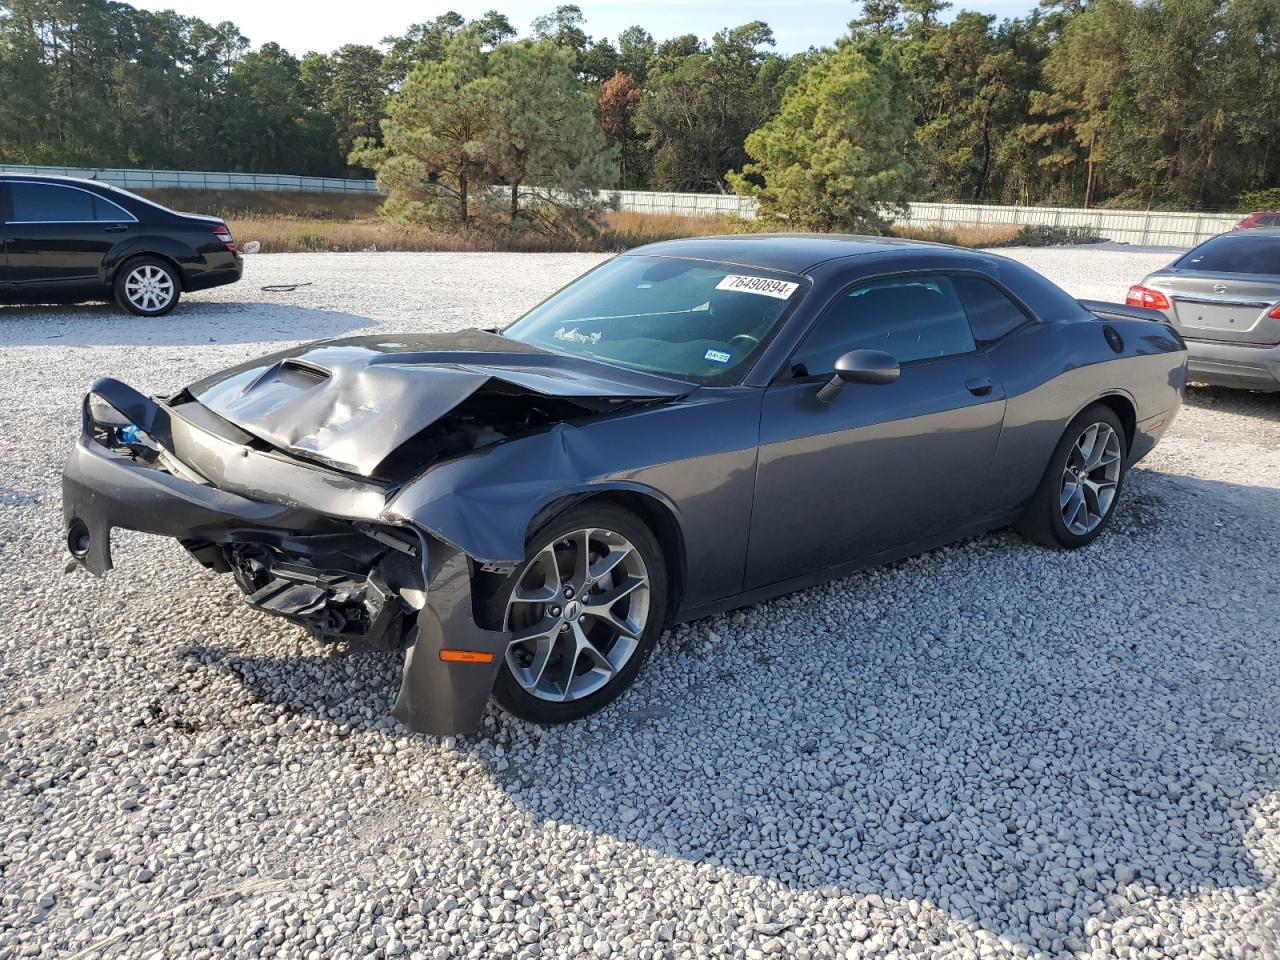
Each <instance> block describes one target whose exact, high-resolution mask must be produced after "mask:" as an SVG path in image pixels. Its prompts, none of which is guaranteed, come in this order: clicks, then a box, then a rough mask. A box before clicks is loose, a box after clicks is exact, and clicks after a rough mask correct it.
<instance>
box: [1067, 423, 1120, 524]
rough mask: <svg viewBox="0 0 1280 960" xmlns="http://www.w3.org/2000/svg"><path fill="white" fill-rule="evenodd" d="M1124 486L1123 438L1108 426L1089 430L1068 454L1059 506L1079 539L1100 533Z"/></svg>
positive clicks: (1100, 425)
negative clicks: (1122, 472) (1095, 531)
mask: <svg viewBox="0 0 1280 960" xmlns="http://www.w3.org/2000/svg"><path fill="white" fill-rule="evenodd" d="M1119 483H1120V437H1119V435H1118V434H1117V433H1116V431H1115V430H1113V429H1112V428H1111V426H1110V425H1109V424H1106V423H1094V424H1090V425H1089V426H1087V427H1085V429H1084V431H1083V432H1082V433H1081V434H1080V436H1079V438H1078V439H1077V440H1076V442H1075V443H1074V444H1073V445H1072V447H1071V452H1070V453H1069V454H1068V455H1067V464H1066V467H1065V468H1064V469H1063V471H1062V495H1061V498H1060V500H1059V506H1060V507H1061V509H1062V522H1063V523H1065V524H1066V526H1067V529H1068V530H1070V531H1071V532H1072V533H1074V534H1076V535H1077V536H1083V535H1084V534H1087V533H1092V532H1093V531H1094V530H1096V529H1097V528H1098V526H1099V524H1101V523H1102V521H1103V520H1105V519H1106V517H1107V514H1108V513H1110V512H1111V507H1112V505H1113V504H1114V503H1115V499H1116V490H1117V488H1118V486H1119Z"/></svg>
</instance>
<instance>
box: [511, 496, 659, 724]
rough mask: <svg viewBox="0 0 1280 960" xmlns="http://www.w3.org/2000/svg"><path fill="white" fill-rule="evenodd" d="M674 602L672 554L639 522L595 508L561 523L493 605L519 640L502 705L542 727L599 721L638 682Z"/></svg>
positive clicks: (548, 528) (546, 529) (546, 531)
mask: <svg viewBox="0 0 1280 960" xmlns="http://www.w3.org/2000/svg"><path fill="white" fill-rule="evenodd" d="M666 603H667V575H666V565H665V562H664V560H663V556H662V548H661V547H660V546H659V544H658V541H657V539H656V538H655V537H654V535H653V533H652V532H651V531H650V530H649V528H648V527H646V526H645V525H644V524H643V523H641V522H640V520H638V519H637V518H636V517H635V516H633V515H632V514H630V513H628V512H627V511H625V510H622V509H619V508H617V507H612V506H607V505H601V506H592V505H590V504H587V505H584V506H581V507H576V508H574V509H571V510H568V511H566V512H565V513H562V514H560V515H559V516H557V517H554V518H553V519H552V520H550V521H549V522H548V523H546V524H545V525H544V526H543V527H542V528H541V529H540V530H538V531H537V532H536V533H535V534H534V535H533V536H532V537H531V538H530V539H529V544H528V549H527V552H526V559H525V561H524V563H523V564H521V565H520V566H519V567H518V568H517V569H516V570H515V572H513V573H512V574H510V575H508V576H507V577H506V578H505V579H504V580H503V581H502V583H501V584H500V585H499V586H498V588H497V590H496V591H495V592H494V594H493V597H492V600H491V601H490V604H489V617H490V622H492V623H494V624H499V625H501V626H502V628H504V629H507V630H510V631H511V632H512V633H513V634H514V639H513V640H512V642H511V644H510V646H509V647H508V649H507V656H506V661H505V663H504V664H503V667H502V670H501V673H500V674H499V676H498V681H497V684H496V685H495V687H494V696H495V697H497V699H498V702H499V703H500V704H502V706H503V707H505V708H506V709H507V710H508V711H509V712H510V713H513V714H515V715H516V716H517V717H520V718H521V719H523V720H529V721H532V722H534V723H543V724H551V723H566V722H568V721H570V720H577V719H578V718H579V717H584V716H586V715H587V714H589V713H594V712H595V711H597V710H599V709H601V708H602V707H604V706H605V705H606V704H608V703H610V702H611V701H612V700H614V699H615V698H616V697H617V696H618V695H619V694H621V693H622V692H623V691H624V690H626V688H627V687H629V686H630V685H631V683H632V682H633V681H634V680H635V678H636V674H637V673H639V671H640V667H641V666H642V665H643V663H644V661H645V660H646V659H647V658H648V656H649V653H650V652H651V651H652V650H653V646H654V644H655V643H657V640H658V636H659V635H660V634H661V633H662V629H663V626H664V624H663V620H664V614H665V611H666Z"/></svg>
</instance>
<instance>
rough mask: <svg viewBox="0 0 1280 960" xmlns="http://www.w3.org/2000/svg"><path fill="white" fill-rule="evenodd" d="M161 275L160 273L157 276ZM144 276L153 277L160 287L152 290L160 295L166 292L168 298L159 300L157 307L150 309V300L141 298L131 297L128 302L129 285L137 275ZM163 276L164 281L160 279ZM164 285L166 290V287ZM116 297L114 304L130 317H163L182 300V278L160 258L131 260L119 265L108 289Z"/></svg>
mask: <svg viewBox="0 0 1280 960" xmlns="http://www.w3.org/2000/svg"><path fill="white" fill-rule="evenodd" d="M156 271H160V273H156ZM139 273H142V274H147V275H148V277H149V278H150V277H155V278H156V283H158V284H159V286H158V287H157V288H155V289H157V290H159V291H167V292H168V294H169V296H168V299H167V300H165V299H163V297H161V299H160V302H159V305H158V306H149V305H148V304H149V302H150V301H151V299H152V298H151V297H146V298H142V297H139V296H138V295H137V293H136V292H135V293H134V296H133V297H132V298H131V296H130V293H131V286H130V285H131V282H132V281H133V279H134V278H135V275H136V274H139ZM161 275H163V277H164V278H166V279H160V277H161ZM166 282H167V286H166V285H165V284H166ZM111 289H112V291H113V292H114V294H115V299H116V303H117V304H118V305H119V306H120V308H121V309H123V310H128V311H129V312H130V313H132V314H136V315H137V316H139V317H163V316H164V315H165V314H166V313H168V312H169V311H170V310H172V309H173V308H174V307H176V306H177V305H178V299H179V298H180V297H181V296H182V278H181V277H180V276H179V275H178V271H177V270H175V269H174V267H173V264H171V263H169V261H167V260H162V259H160V258H159V257H134V258H133V259H132V260H127V261H125V262H124V263H122V264H121V265H120V269H118V270H117V271H116V279H115V282H114V283H113V284H112V286H111Z"/></svg>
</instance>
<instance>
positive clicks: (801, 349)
mask: <svg viewBox="0 0 1280 960" xmlns="http://www.w3.org/2000/svg"><path fill="white" fill-rule="evenodd" d="M1185 377H1186V349H1185V346H1184V344H1183V342H1182V340H1181V338H1180V337H1179V336H1178V334H1177V332H1176V331H1175V330H1174V329H1173V328H1172V327H1170V326H1169V325H1168V324H1167V323H1165V322H1163V317H1162V316H1161V315H1160V314H1159V313H1156V312H1154V311H1151V310H1147V309H1144V308H1143V307H1141V306H1132V305H1128V306H1126V305H1122V304H1106V303H1096V302H1091V301H1084V302H1082V301H1077V300H1075V299H1073V298H1071V297H1070V296H1068V295H1067V294H1066V293H1064V292H1063V291H1062V290H1061V289H1059V288H1058V287H1056V286H1054V285H1053V284H1052V283H1050V282H1049V281H1047V280H1046V279H1044V278H1043V277H1041V276H1040V275H1039V274H1037V273H1035V272H1034V271H1032V270H1030V269H1028V268H1027V267H1025V266H1022V265H1021V264H1019V263H1016V262H1014V261H1012V260H1007V259H1004V258H1003V257H998V256H994V255H992V254H989V253H983V252H975V251H968V250H960V249H955V248H951V247H946V246H940V245H934V244H923V243H913V242H908V241H899V240H886V239H876V238H865V237H841V236H802V235H783V236H763V235H754V236H739V237H718V238H706V239H692V240H679V241H673V242H668V243H659V244H653V245H650V246H646V247H641V248H639V249H636V250H633V251H631V252H629V253H625V254H623V255H621V256H618V257H615V258H614V259H612V260H609V261H608V262H606V263H604V264H602V265H600V266H598V267H596V268H595V269H594V270H592V271H590V272H589V273H587V274H585V275H584V276H582V277H580V278H579V279H577V280H575V281H574V282H573V283H571V284H569V285H568V286H567V287H565V288H563V289H562V290H560V291H559V292H558V293H555V294H554V295H552V296H551V297H549V298H548V299H547V300H545V301H543V302H542V303H541V304H539V305H538V306H536V307H534V308H533V309H532V310H530V311H529V312H528V313H526V314H525V315H524V316H523V317H521V318H520V319H519V320H517V321H515V322H514V323H513V324H511V325H510V326H508V327H506V328H505V329H503V330H480V329H473V330H464V331H461V332H458V333H447V334H432V335H411V336H397V335H393V334H379V335H374V336H361V337H352V338H347V339H338V340H325V341H320V342H318V343H311V344H306V345H304V346H300V347H294V348H292V349H289V350H285V351H282V352H280V353H276V354H272V355H271V356H267V357H263V358H262V359H259V360H253V361H250V362H248V363H243V364H240V365H239V366H236V367H232V368H231V369H228V370H224V371H222V372H220V373H216V374H214V375H213V376H210V377H208V378H207V379H204V380H201V381H200V382H198V383H194V384H192V385H191V386H189V387H187V388H186V389H184V390H182V391H181V392H179V393H177V394H175V395H173V396H169V397H148V396H146V395H144V394H142V393H139V392H138V391H137V390H134V389H133V388H131V387H128V386H126V385H125V384H123V383H121V382H119V381H117V380H111V379H102V380H99V381H97V382H96V383H95V384H94V385H93V387H92V388H91V390H90V392H89V393H88V395H87V396H86V397H85V400H84V405H83V428H82V432H81V435H80V438H79V441H78V443H77V444H76V446H75V448H74V450H73V451H72V453H71V456H70V459H69V461H68V463H67V466H66V470H65V474H64V478H63V499H64V513H65V519H66V537H67V545H68V548H69V550H70V552H71V555H72V557H74V559H75V561H76V562H78V563H79V564H81V565H83V566H84V567H86V568H87V569H89V570H90V571H92V572H93V573H95V574H102V573H104V572H105V571H107V570H108V569H110V567H111V546H110V537H111V530H112V528H115V527H123V528H129V529H134V530H141V531H145V532H148V533H153V534H161V535H164V536H170V537H175V538H177V539H178V540H179V542H180V543H181V544H182V545H183V546H184V547H185V548H186V549H187V551H188V552H189V553H190V554H191V556H192V557H194V558H195V560H196V561H197V562H199V563H200V564H202V565H204V566H205V567H207V568H209V569H211V570H215V571H219V572H225V573H230V574H231V575H232V577H234V578H235V581H236V583H237V584H238V585H239V587H240V589H241V590H242V591H243V592H244V595H245V599H246V600H247V601H248V602H249V603H250V604H251V605H253V606H254V607H257V608H258V609H260V610H262V611H265V612H266V613H270V614H275V615H277V616H281V617H284V618H286V619H288V620H290V621H292V622H293V623H295V624H298V625H299V626H301V627H303V628H305V629H306V630H308V631H309V632H310V633H311V634H312V635H313V636H315V637H316V638H317V639H318V640H320V641H325V642H343V643H351V644H358V645H362V646H365V647H373V648H382V649H389V650H400V649H403V650H404V669H403V675H402V679H401V685H400V690H399V694H398V696H397V699H396V703H395V707H394V711H393V712H394V715H395V716H396V717H397V718H399V719H400V720H401V721H402V722H403V723H405V724H406V725H407V726H408V727H410V728H412V729H414V730H419V731H425V732H428V733H437V734H444V733H468V732H472V731H474V730H475V729H476V727H477V726H478V724H479V722H480V719H481V716H482V712H483V710H484V707H485V703H486V701H487V700H488V699H489V697H490V695H492V696H494V697H496V699H497V700H498V702H499V703H500V704H501V705H502V706H503V707H505V708H506V709H507V710H508V711H509V712H511V713H513V714H515V715H516V716H518V717H521V718H524V719H526V720H530V721H534V722H538V723H559V722H564V721H569V720H573V719H575V718H579V717H582V716H584V715H586V714H589V713H591V712H593V711H595V710H599V709H600V708H601V707H602V706H604V705H605V704H607V703H609V702H610V701H611V700H613V699H614V698H615V697H617V696H618V695H619V694H620V693H621V692H622V691H623V690H625V689H626V688H627V686H628V685H629V684H631V682H632V681H633V680H634V679H635V677H636V674H637V672H638V671H639V670H640V667H641V665H642V664H643V663H644V660H645V658H646V657H647V656H648V654H649V652H650V650H652V649H653V646H654V644H655V642H656V641H657V639H658V636H659V634H660V633H661V632H662V630H663V629H664V628H665V627H667V626H669V625H671V624H673V623H676V622H680V621H683V620H689V619H692V618H696V617H702V616H706V615H709V614H713V613H716V612H720V611H724V610H727V609H730V608H733V607H738V606H742V605H744V604H749V603H752V602H755V601H759V600H761V599H764V598H768V597H771V596H775V595H777V594H780V593H784V592H786V591H791V590H796V589H799V588H801V587H804V586H807V585H812V584H815V583H819V582H821V581H824V580H828V579H830V578H833V577H840V576H843V575H845V574H847V573H849V572H851V571H853V570H857V569H859V568H861V567H866V566H869V565H872V564H880V563H885V562H889V561H892V560H895V559H899V558H902V557H906V556H908V555H910V554H914V553H918V552H920V551H923V550H928V549H930V548H932V547H936V546H938V545H940V544H943V543H946V542H948V541H952V540H956V539H958V538H961V537H967V536H971V535H974V534H978V533H981V532H983V531H987V530H992V529H995V528H998V527H1003V526H1007V525H1009V524H1013V525H1014V526H1015V527H1016V528H1017V529H1018V530H1019V531H1020V532H1021V533H1022V534H1023V535H1025V536H1026V537H1027V538H1028V539H1030V540H1032V541H1034V542H1036V543H1040V544H1045V545H1049V546H1055V547H1060V548H1066V549H1073V548H1078V547H1083V546H1085V545H1086V544H1088V543H1090V542H1091V541H1092V540H1093V539H1094V538H1096V537H1097V536H1098V535H1099V534H1100V533H1101V532H1102V531H1103V530H1104V529H1105V528H1106V526H1107V523H1108V521H1109V520H1110V518H1111V516H1112V514H1113V513H1114V511H1115V509H1116V503H1117V501H1118V499H1119V497H1120V494H1121V490H1122V488H1123V484H1124V479H1125V472H1126V470H1127V469H1128V468H1129V467H1130V465H1132V464H1133V463H1134V462H1136V461H1137V460H1139V459H1140V458H1141V457H1143V456H1144V455H1145V454H1146V453H1147V452H1148V451H1150V450H1151V448H1152V447H1153V446H1154V445H1155V443H1156V442H1157V440H1158V439H1159V438H1160V436H1161V435H1162V434H1163V432H1164V431H1165V430H1166V429H1167V428H1168V427H1169V424H1170V423H1171V422H1172V421H1173V418H1174V416H1175V415H1176V413H1177V411H1178V408H1179V405H1180V403H1181V400H1182V393H1183V387H1184V383H1185Z"/></svg>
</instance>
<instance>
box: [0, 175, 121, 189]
mask: <svg viewBox="0 0 1280 960" xmlns="http://www.w3.org/2000/svg"><path fill="white" fill-rule="evenodd" d="M0 180H19V181H22V182H23V183H52V184H62V185H63V186H68V187H97V188H98V189H100V190H111V189H114V188H113V187H112V185H111V184H109V183H106V182H105V181H102V180H90V179H88V178H87V177H64V176H62V175H60V174H55V173H5V172H3V171H0Z"/></svg>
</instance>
